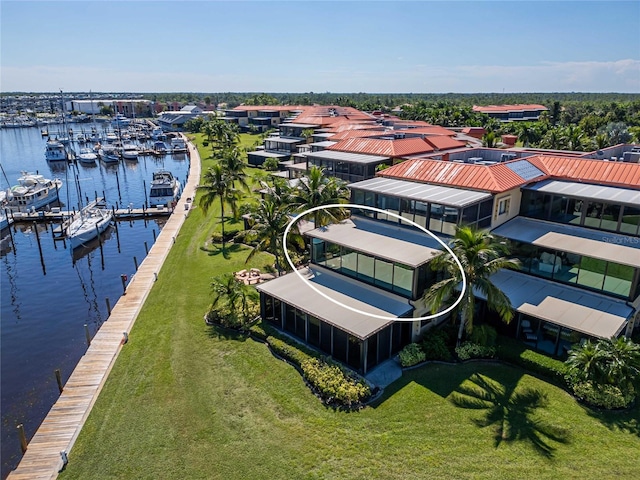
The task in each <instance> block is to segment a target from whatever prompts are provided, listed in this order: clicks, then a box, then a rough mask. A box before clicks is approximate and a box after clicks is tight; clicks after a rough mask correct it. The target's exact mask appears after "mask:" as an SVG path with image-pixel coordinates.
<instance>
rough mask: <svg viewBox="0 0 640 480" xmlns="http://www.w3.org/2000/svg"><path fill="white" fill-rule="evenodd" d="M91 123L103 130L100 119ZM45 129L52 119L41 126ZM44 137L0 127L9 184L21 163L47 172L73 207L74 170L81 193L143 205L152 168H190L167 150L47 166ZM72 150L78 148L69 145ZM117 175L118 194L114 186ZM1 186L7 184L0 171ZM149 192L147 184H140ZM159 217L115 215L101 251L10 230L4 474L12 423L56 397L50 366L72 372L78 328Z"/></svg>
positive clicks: (116, 293)
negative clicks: (121, 218)
mask: <svg viewBox="0 0 640 480" xmlns="http://www.w3.org/2000/svg"><path fill="white" fill-rule="evenodd" d="M71 127H72V128H74V130H75V132H78V131H79V130H80V128H83V129H85V131H89V130H90V127H91V125H87V124H83V125H78V124H72V125H71ZM98 127H99V131H101V129H102V128H103V126H102V125H99V126H98ZM49 129H50V131H52V126H50V127H49ZM44 143H45V139H44V138H43V137H42V136H41V134H40V128H23V129H2V130H0V163H1V164H2V167H3V169H4V171H5V173H6V175H7V177H8V180H9V182H10V184H11V185H14V184H16V183H17V178H18V177H19V176H20V171H23V170H24V171H29V172H36V171H38V172H39V173H40V174H42V175H44V176H45V177H47V178H54V177H57V178H59V179H61V180H62V182H63V185H62V188H61V189H60V201H61V204H62V205H63V209H65V206H66V205H70V206H75V207H76V208H77V206H78V195H77V193H76V191H77V189H76V184H75V182H74V180H73V179H74V178H75V176H76V175H77V178H78V184H79V185H80V189H81V191H82V196H83V197H85V196H88V197H89V198H90V199H93V197H94V196H95V195H96V193H97V195H98V196H103V195H104V196H105V198H106V201H107V204H108V206H109V207H110V206H112V205H116V203H117V204H118V205H119V206H127V205H129V204H133V206H134V208H139V207H142V205H143V204H144V202H145V188H146V189H147V190H148V188H149V185H150V181H151V178H152V174H153V172H154V171H155V170H157V169H158V168H166V169H167V170H170V171H171V172H173V174H174V176H176V177H178V178H179V179H180V181H181V182H182V183H183V185H184V183H185V181H186V178H187V172H188V168H189V161H188V159H187V157H186V155H184V154H182V155H176V156H175V157H172V156H171V155H167V156H166V157H164V158H162V159H157V158H153V157H140V158H139V160H138V161H137V162H129V161H127V162H124V161H121V162H120V163H119V164H118V165H113V166H111V165H109V166H105V165H104V164H102V163H101V162H100V161H97V163H96V165H95V166H84V165H81V164H78V167H77V170H76V168H75V167H70V166H67V165H66V163H65V162H58V163H59V165H58V164H47V162H46V161H45V159H44ZM75 148H76V151H78V147H77V145H76V147H75ZM118 183H119V185H120V195H119V194H118ZM0 185H1V188H2V189H3V190H4V189H6V188H7V187H8V185H7V180H6V179H5V178H4V177H2V178H0ZM147 194H148V192H147ZM163 223H164V220H163V219H158V220H152V221H146V222H145V221H143V220H138V221H135V222H129V221H125V222H119V223H118V228H117V229H116V228H114V227H113V226H112V227H110V229H109V230H108V231H107V233H106V235H105V237H104V239H103V240H104V242H103V247H102V249H101V248H100V246H99V243H98V241H97V240H96V241H94V242H93V243H92V244H91V245H89V246H88V248H84V247H82V248H80V249H77V250H76V251H74V252H73V254H72V252H71V251H70V250H69V249H68V247H67V248H65V245H64V244H63V242H60V241H58V242H54V241H53V237H52V229H51V227H50V226H48V225H45V224H38V226H37V227H35V226H34V225H29V224H18V225H16V226H15V229H13V230H12V233H13V244H12V243H11V241H10V238H9V236H8V235H5V238H3V239H2V243H1V249H0V264H1V267H0V268H1V269H2V271H1V273H0V286H1V300H2V316H1V317H0V327H1V328H0V347H1V350H0V360H1V367H0V372H1V378H0V380H1V385H0V387H1V390H0V396H1V399H0V402H1V403H0V405H1V410H2V426H1V432H0V433H1V437H0V444H1V453H2V478H5V477H6V476H7V475H8V473H9V472H10V470H11V469H13V468H15V466H16V465H17V464H18V462H19V461H20V458H21V456H22V455H21V451H20V442H19V439H18V435H17V430H16V426H17V425H18V424H20V423H22V424H24V428H25V431H26V434H27V438H28V439H31V437H32V436H33V435H34V433H35V432H36V430H37V428H38V426H39V425H40V423H41V422H42V420H43V419H44V417H45V416H46V414H47V412H48V411H49V409H50V408H51V406H52V405H53V403H54V402H55V401H56V399H57V398H58V396H59V392H58V386H57V383H56V379H55V375H54V370H55V369H60V371H61V373H62V380H63V382H66V380H67V379H68V378H69V376H70V375H71V373H72V371H73V369H74V367H75V365H76V364H77V363H78V361H79V360H80V358H81V357H82V355H83V354H84V353H85V352H86V350H87V344H86V337H85V328H84V325H85V324H87V325H88V327H89V330H90V332H91V335H92V336H93V335H94V334H95V332H96V331H97V329H98V328H99V327H100V325H101V324H102V322H104V321H105V320H106V319H107V305H106V300H105V299H106V298H107V297H108V298H109V300H110V302H111V305H112V306H114V305H115V303H116V302H117V301H118V298H119V297H120V295H121V294H122V283H121V280H120V275H121V274H126V275H128V276H129V278H130V277H131V276H132V275H133V274H134V273H135V263H134V257H136V258H137V260H138V263H141V262H142V260H143V259H144V257H145V255H146V249H145V242H146V243H147V246H148V248H151V246H152V245H153V242H154V234H155V235H157V234H158V233H159V232H160V229H161V228H162V225H163ZM36 228H37V233H38V236H39V238H40V244H41V246H42V256H43V258H44V266H43V265H42V263H41V261H40V254H39V249H38V240H37V236H36Z"/></svg>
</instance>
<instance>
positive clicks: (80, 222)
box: [67, 202, 113, 250]
mask: <svg viewBox="0 0 640 480" xmlns="http://www.w3.org/2000/svg"><path fill="white" fill-rule="evenodd" d="M111 220H113V212H112V211H111V210H109V209H108V208H104V207H100V206H97V205H96V204H95V202H92V203H91V204H89V205H87V206H86V207H84V208H82V209H81V210H80V212H79V213H78V214H76V217H75V218H74V220H73V221H72V222H71V224H70V225H69V226H68V227H67V238H68V239H69V244H70V245H71V249H72V250H73V249H76V248H78V247H81V246H82V245H84V244H86V243H88V242H90V241H91V240H93V239H94V238H96V237H98V235H100V234H101V233H102V232H104V231H105V230H106V229H107V228H109V225H110V224H111Z"/></svg>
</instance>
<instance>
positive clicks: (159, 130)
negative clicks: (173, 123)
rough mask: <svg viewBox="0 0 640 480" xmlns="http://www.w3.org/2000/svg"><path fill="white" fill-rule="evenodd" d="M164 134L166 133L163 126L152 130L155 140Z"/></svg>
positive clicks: (152, 136)
mask: <svg viewBox="0 0 640 480" xmlns="http://www.w3.org/2000/svg"><path fill="white" fill-rule="evenodd" d="M163 136H164V133H163V132H162V128H160V127H155V128H154V129H153V130H151V138H152V139H153V140H160V138H161V137H163Z"/></svg>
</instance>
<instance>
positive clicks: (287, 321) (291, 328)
mask: <svg viewBox="0 0 640 480" xmlns="http://www.w3.org/2000/svg"><path fill="white" fill-rule="evenodd" d="M284 309H285V316H284V329H285V330H286V331H287V332H291V333H295V332H296V309H295V308H293V307H292V306H291V305H288V304H285V307H284Z"/></svg>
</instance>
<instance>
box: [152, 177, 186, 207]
mask: <svg viewBox="0 0 640 480" xmlns="http://www.w3.org/2000/svg"><path fill="white" fill-rule="evenodd" d="M179 197H180V182H178V180H177V179H176V178H175V177H174V176H173V174H172V173H171V172H169V171H168V170H158V171H157V172H155V173H154V174H153V180H151V189H150V191H149V204H150V205H152V206H153V205H163V206H167V205H169V204H172V203H173V202H174V201H176V200H178V198H179Z"/></svg>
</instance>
